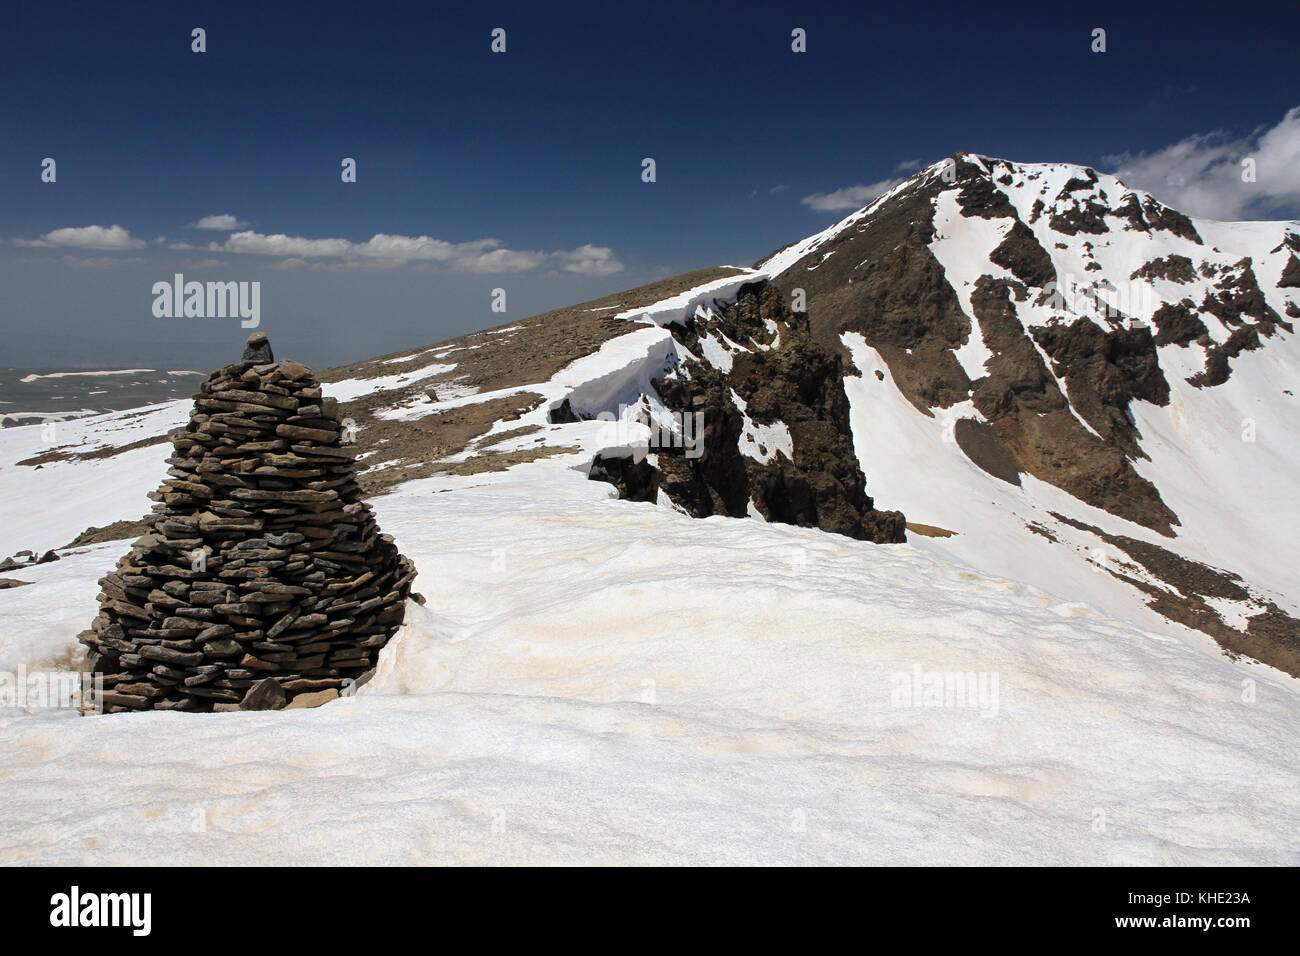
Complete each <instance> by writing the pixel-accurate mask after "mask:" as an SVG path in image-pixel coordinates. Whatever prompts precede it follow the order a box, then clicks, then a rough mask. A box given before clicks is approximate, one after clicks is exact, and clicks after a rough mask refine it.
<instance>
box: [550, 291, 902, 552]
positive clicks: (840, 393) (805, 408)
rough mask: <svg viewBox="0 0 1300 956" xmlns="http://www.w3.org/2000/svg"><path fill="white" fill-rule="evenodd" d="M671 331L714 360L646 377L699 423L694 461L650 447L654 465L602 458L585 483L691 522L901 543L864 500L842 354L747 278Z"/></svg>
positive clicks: (889, 514)
mask: <svg viewBox="0 0 1300 956" xmlns="http://www.w3.org/2000/svg"><path fill="white" fill-rule="evenodd" d="M669 330H670V331H671V332H672V334H673V337H674V338H675V339H676V340H677V342H678V343H679V344H680V345H681V346H683V347H684V348H685V350H687V351H689V352H690V354H691V355H696V356H701V355H707V354H709V352H710V351H713V354H714V355H715V356H716V358H715V361H713V362H710V361H703V360H694V361H692V360H687V361H685V362H683V363H682V364H681V365H680V366H679V367H678V368H677V369H676V370H674V372H673V373H672V374H671V375H669V376H667V377H665V378H663V379H660V380H658V381H656V382H655V387H656V389H657V390H658V392H659V394H660V396H661V398H662V399H663V402H664V404H665V405H667V406H668V408H669V409H671V410H672V411H673V412H675V413H677V415H678V416H684V415H691V414H695V413H697V412H698V413H699V414H700V415H701V416H702V418H703V428H702V430H701V434H702V447H701V448H700V449H699V451H700V454H699V455H698V456H688V454H687V451H688V449H687V447H686V445H685V443H682V444H681V445H674V444H672V443H669V444H667V445H666V446H665V445H659V446H654V447H653V448H652V450H653V451H655V452H656V455H655V459H656V460H655V462H654V463H651V462H650V461H648V460H644V461H636V460H634V459H633V458H631V457H618V458H616V457H604V458H600V459H598V460H597V461H596V463H595V465H594V467H593V471H592V477H594V478H599V479H603V480H607V481H610V482H612V483H613V484H615V485H616V486H617V487H618V488H619V491H620V495H621V496H622V497H625V498H631V499H633V500H640V501H654V500H657V498H658V495H659V494H660V493H661V492H662V493H663V494H665V495H667V497H668V498H669V499H670V500H671V501H672V502H673V503H674V504H676V505H677V506H678V507H679V508H681V509H682V510H684V511H686V512H687V513H689V514H691V515H694V516H695V517H706V516H708V515H714V514H718V515H729V516H731V517H736V518H740V517H744V516H746V515H749V514H753V513H755V512H756V513H757V514H758V515H759V516H761V517H763V518H764V519H766V520H768V521H776V522H781V523H783V524H795V525H801V526H804V527H814V528H820V529H822V530H823V531H831V532H834V533H837V534H843V535H847V536H849V537H851V538H858V539H864V540H870V541H876V542H899V541H903V540H904V539H905V534H904V531H905V527H906V521H905V520H904V518H903V515H902V514H901V513H899V512H897V511H879V510H877V509H876V508H875V506H874V503H873V501H872V499H871V498H870V497H869V496H868V495H867V493H866V478H865V477H864V475H863V473H862V470H861V468H860V467H859V466H858V462H857V458H856V456H855V454H854V451H853V438H852V431H851V428H850V424H849V405H848V399H847V397H846V396H845V394H844V387H843V381H844V368H843V362H842V359H841V358H840V356H839V355H838V354H837V353H835V352H832V351H831V350H829V349H827V348H825V347H823V346H821V345H819V344H817V343H816V342H814V341H813V340H812V337H811V335H810V333H809V328H808V320H807V317H806V316H804V315H798V314H795V313H792V312H791V311H790V310H789V309H788V308H787V307H786V305H785V303H784V302H783V301H782V299H781V298H780V297H779V296H778V295H777V293H776V291H775V290H774V289H773V288H772V287H771V286H769V285H767V284H766V283H754V284H752V285H746V286H743V287H742V288H741V289H740V291H739V293H738V296H737V299H736V301H735V303H733V304H730V305H726V306H719V308H718V311H716V312H710V313H709V316H708V317H701V316H696V317H694V318H691V319H690V320H688V321H687V322H685V323H674V324H673V325H671V326H669ZM719 350H720V351H721V352H722V353H725V355H726V358H722V357H721V356H719V354H718V353H719ZM719 363H720V364H721V366H722V367H719ZM563 413H564V411H563V409H562V410H560V411H559V412H557V414H563ZM568 413H569V414H572V412H571V410H569V412H568Z"/></svg>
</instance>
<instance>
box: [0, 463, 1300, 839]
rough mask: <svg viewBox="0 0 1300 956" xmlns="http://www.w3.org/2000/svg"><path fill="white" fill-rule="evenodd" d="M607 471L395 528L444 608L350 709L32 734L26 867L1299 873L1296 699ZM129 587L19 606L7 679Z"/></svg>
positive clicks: (410, 497) (410, 629)
mask: <svg viewBox="0 0 1300 956" xmlns="http://www.w3.org/2000/svg"><path fill="white" fill-rule="evenodd" d="M580 457H581V456H578V455H575V456H573V459H572V461H571V462H567V463H566V462H564V461H562V460H561V459H558V458H557V459H550V460H547V461H543V462H536V463H532V464H527V465H521V466H518V467H517V468H516V469H514V470H512V471H511V472H509V473H506V474H495V475H490V476H483V475H480V476H474V477H468V478H458V477H449V478H446V479H437V478H430V479H425V480H422V481H417V482H412V483H410V484H408V485H405V486H403V487H402V488H401V489H399V490H398V491H396V492H394V493H392V494H389V495H385V496H381V497H379V498H377V499H375V502H374V504H375V507H376V509H377V512H378V518H379V520H380V521H381V522H382V524H383V527H385V528H386V529H391V530H392V532H393V533H394V534H395V536H396V537H397V540H398V541H399V542H400V544H401V546H402V548H403V550H404V552H405V553H406V554H408V555H409V556H410V557H411V558H412V559H413V560H414V561H415V562H416V563H417V565H418V566H419V567H420V569H421V577H420V586H421V587H422V588H423V589H424V591H425V592H426V594H427V595H428V596H429V599H430V600H429V604H428V606H427V607H425V608H421V607H419V606H417V605H414V604H412V605H410V606H409V610H408V618H407V623H406V625H405V626H404V627H403V629H402V631H401V632H400V634H399V636H398V637H397V638H395V639H394V641H393V642H391V643H390V644H389V646H388V647H387V648H386V649H385V651H384V654H383V658H382V660H381V665H380V670H379V673H378V675H377V676H376V678H375V679H374V680H373V681H372V682H371V683H370V684H368V685H367V686H365V687H364V688H362V691H361V693H360V694H359V695H358V696H357V697H355V698H351V699H343V700H340V701H336V702H333V703H330V704H326V705H325V706H324V707H322V708H320V709H318V710H305V711H287V712H280V713H263V714H255V713H248V714H216V715H209V716H199V717H196V716H194V715H186V714H166V713H151V714H123V715H114V716H109V717H97V718H93V719H81V718H78V717H76V716H74V715H71V714H68V713H66V712H65V713H38V714H36V715H33V716H11V717H9V718H8V719H6V720H5V721H4V725H3V726H2V727H0V746H3V747H4V750H5V753H6V755H7V756H6V760H5V765H4V769H3V771H0V847H2V848H3V849H0V861H3V862H8V863H17V862H22V863H36V862H46V863H101V864H107V863H125V862H140V861H149V862H158V863H171V864H179V863H187V862H192V861H193V860H195V859H201V860H203V861H205V862H209V863H245V864H257V863H266V862H271V861H274V862H276V863H281V864H284V863H289V864H294V863H318V864H319V863H333V862H349V863H380V862H389V863H446V862H465V863H468V862H478V863H493V862H534V863H538V862H585V863H620V862H701V863H705V862H713V863H719V862H748V863H917V864H920V863H930V864H960V863H969V864H977V863H987V864H1013V863H1037V862H1042V863H1047V862H1057V863H1125V864H1128V863H1140V864H1167V863H1272V864H1294V863H1297V862H1300V830H1298V829H1297V825H1298V823H1300V758H1297V756H1296V754H1295V750H1294V747H1293V746H1291V742H1290V741H1291V736H1292V731H1293V729H1294V727H1295V724H1296V720H1297V717H1298V716H1300V696H1298V695H1297V694H1296V690H1295V686H1294V685H1295V682H1294V681H1293V680H1291V679H1290V678H1285V677H1281V676H1279V675H1276V674H1275V673H1271V672H1269V671H1268V670H1267V669H1266V668H1262V667H1259V666H1253V667H1244V666H1242V665H1234V664H1232V663H1230V662H1228V661H1227V660H1226V659H1224V658H1222V657H1219V656H1214V655H1210V654H1206V653H1201V652H1199V651H1197V650H1196V649H1193V648H1189V647H1188V646H1187V645H1186V644H1184V643H1183V642H1181V641H1178V640H1176V639H1172V638H1169V637H1163V636H1161V635H1158V634H1155V633H1152V632H1146V631H1142V630H1140V629H1136V628H1133V627H1131V626H1128V625H1124V624H1122V623H1120V622H1117V621H1114V620H1112V619H1108V618H1107V617H1106V616H1104V615H1102V614H1100V613H1099V612H1098V611H1096V610H1095V609H1093V608H1090V607H1088V606H1086V605H1083V604H1079V603H1074V602H1063V601H1061V600H1059V599H1057V598H1055V597H1053V596H1051V595H1048V594H1046V593H1044V592H1041V591H1038V590H1036V589H1033V588H1028V587H1025V586H1023V585H1019V584H1016V583H1014V582H1009V581H1006V580H1004V579H999V578H995V577H987V576H985V575H982V574H979V573H977V572H974V571H971V570H969V569H966V568H964V567H961V566H958V565H955V564H953V563H952V562H950V561H947V560H944V559H942V558H939V557H936V556H934V555H932V554H930V553H927V552H926V551H924V550H921V549H918V548H915V547H913V546H911V545H895V546H889V547H881V546H875V545H870V544H865V543H862V542H856V541H852V540H850V539H847V538H843V537H840V536H837V535H828V534H825V533H822V532H819V531H816V530H812V529H804V528H797V527H792V526H789V525H779V524H765V523H762V522H758V521H745V520H732V519H726V518H708V519H704V520H695V519H691V518H687V517H685V516H683V515H678V514H675V513H673V512H672V511H671V510H665V509H661V508H655V507H654V506H652V505H638V504H630V503H627V502H619V501H613V500H610V499H609V498H608V497H607V486H605V485H601V484H598V483H594V482H589V481H587V480H586V479H585V478H584V477H583V475H582V474H581V473H580V472H577V471H574V470H572V469H570V468H567V467H565V465H566V464H571V463H574V462H576V461H577V460H578V459H579V458H580ZM115 553H116V548H115V547H114V546H112V545H101V546H96V547H95V548H93V549H92V550H91V551H89V552H87V553H85V554H80V555H76V556H73V557H69V558H64V559H63V560H62V561H60V562H57V563H54V564H50V565H42V566H40V567H38V568H35V569H33V571H32V573H31V574H30V575H29V577H31V578H33V579H35V580H36V584H35V585H33V586H32V587H27V588H19V589H17V590H14V591H10V592H6V593H3V594H0V601H3V602H4V603H3V604H0V607H2V608H3V609H4V613H3V615H0V628H3V634H4V639H5V648H6V649H5V652H4V655H5V656H4V657H3V658H0V661H2V662H3V663H4V665H5V666H13V665H14V664H15V663H17V662H19V661H21V660H26V661H28V663H29V664H30V665H36V664H38V663H41V661H42V659H43V654H53V653H56V652H57V651H59V649H61V648H65V647H66V644H67V640H68V634H70V633H72V632H74V631H75V629H76V625H74V624H73V623H72V622H71V621H68V622H59V621H48V620H47V619H46V608H45V605H46V600H47V599H48V598H49V597H50V596H57V598H58V600H68V601H79V602H80V603H81V604H82V605H83V606H84V607H83V612H84V611H88V610H89V608H90V604H91V602H92V595H93V587H81V586H80V585H78V586H76V587H73V582H74V581H75V582H90V581H91V580H92V579H93V577H94V576H95V575H96V574H98V573H99V572H100V571H101V570H102V569H103V567H104V565H105V564H106V563H109V562H111V560H112V559H113V557H114V556H115ZM19 635H26V636H25V637H23V638H22V641H23V642H25V644H26V647H25V649H24V650H23V652H22V653H18V648H17V647H16V646H15V639H16V638H18V636H19ZM38 638H39V640H38ZM38 643H39V644H41V645H43V647H44V652H42V650H41V649H40V648H39V647H38V646H37V644H38ZM1102 662H1104V665H1103V663H1102ZM958 677H960V679H961V680H962V681H963V684H964V683H965V682H966V681H973V682H974V683H973V685H972V688H973V693H971V694H970V695H969V697H965V687H964V686H963V698H964V700H963V698H959V697H957V696H956V695H955V694H954V696H952V697H950V698H948V699H947V700H945V697H944V693H943V690H942V689H941V688H942V686H943V685H942V682H943V681H944V680H945V678H950V679H955V678H958ZM935 681H939V682H940V683H939V684H937V685H936V684H935V683H934V682H935ZM1248 681H1249V682H1252V686H1253V693H1251V694H1249V695H1247V696H1249V697H1250V698H1251V700H1250V702H1249V703H1247V702H1244V700H1243V695H1244V694H1246V689H1245V687H1244V682H1248ZM936 688H940V689H938V690H936ZM914 692H915V693H914ZM927 695H933V696H927ZM963 703H964V704H965V705H962V704H963Z"/></svg>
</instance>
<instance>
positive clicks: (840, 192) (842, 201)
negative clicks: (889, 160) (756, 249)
mask: <svg viewBox="0 0 1300 956" xmlns="http://www.w3.org/2000/svg"><path fill="white" fill-rule="evenodd" d="M901 182H903V180H902V179H882V180H880V182H878V183H871V184H870V185H868V186H862V185H858V186H845V187H844V188H843V189H837V190H835V191H834V192H832V193H813V194H812V195H811V196H804V197H803V199H801V200H799V201H800V202H801V203H803V204H804V205H805V206H809V207H811V208H813V209H816V210H818V211H819V212H838V211H840V210H844V209H861V208H862V207H863V206H865V205H867V204H869V203H870V202H871V201H872V200H873V199H875V198H877V197H878V196H881V195H883V194H884V193H887V192H889V191H890V190H891V189H893V188H894V187H895V186H897V185H898V184H899V183H901Z"/></svg>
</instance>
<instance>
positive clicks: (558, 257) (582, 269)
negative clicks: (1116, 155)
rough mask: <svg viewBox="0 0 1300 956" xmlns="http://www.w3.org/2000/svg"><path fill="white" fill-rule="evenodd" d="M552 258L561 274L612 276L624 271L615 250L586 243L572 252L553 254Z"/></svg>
mask: <svg viewBox="0 0 1300 956" xmlns="http://www.w3.org/2000/svg"><path fill="white" fill-rule="evenodd" d="M551 258H552V260H553V261H554V263H555V265H556V266H557V267H558V268H559V270H560V271H561V272H572V273H574V274H575V275H584V276H611V275H614V274H615V273H616V272H622V271H623V263H621V262H619V261H618V260H617V259H616V258H614V250H613V249H610V248H609V247H608V246H593V245H592V244H591V243H586V244H584V245H581V246H578V248H576V249H574V250H573V251H571V252H555V253H552V254H551Z"/></svg>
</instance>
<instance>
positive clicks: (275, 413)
mask: <svg viewBox="0 0 1300 956" xmlns="http://www.w3.org/2000/svg"><path fill="white" fill-rule="evenodd" d="M250 354H251V355H253V356H254V358H252V359H250V358H249V356H250ZM270 356H271V349H270V344H269V343H268V342H267V340H266V336H265V334H263V333H254V334H253V335H252V336H250V337H249V340H248V349H246V350H245V352H244V361H242V362H240V363H238V364H235V365H227V366H225V367H223V368H220V369H217V370H216V371H215V372H213V373H212V374H211V376H209V378H208V380H207V381H206V382H204V383H203V384H202V386H200V391H199V393H198V394H196V395H195V396H194V408H193V410H192V411H191V413H190V420H189V422H188V424H186V425H185V426H184V427H183V428H180V429H176V430H175V431H173V432H172V433H171V435H170V436H169V437H170V439H171V442H172V447H173V450H172V455H171V457H170V458H168V459H167V464H168V465H169V466H170V467H169V468H168V470H167V477H166V478H165V479H164V480H163V482H162V484H161V485H160V486H159V488H158V490H157V491H155V492H153V493H152V494H151V495H150V497H151V498H152V499H153V500H154V501H155V502H157V503H156V504H155V505H154V507H153V514H152V515H151V516H149V518H148V524H149V530H148V532H147V533H146V534H144V535H142V536H141V537H140V538H138V539H137V540H136V541H135V542H134V543H133V544H132V545H131V549H130V551H129V552H128V553H127V554H126V555H124V556H123V557H122V558H121V559H120V560H119V561H118V563H117V567H116V569H115V570H113V571H112V572H110V573H109V574H107V575H105V576H104V577H103V578H102V579H101V580H100V588H101V590H100V594H99V603H100V610H99V615H98V616H97V617H96V618H95V620H94V622H93V623H92V624H91V628H90V630H87V631H84V632H83V633H82V634H80V635H78V636H79V639H80V640H81V642H82V643H84V644H85V645H86V646H87V647H88V649H89V654H88V656H87V668H88V669H89V670H90V671H91V672H92V673H93V674H95V675H97V676H100V677H102V678H103V686H104V694H103V698H102V700H103V704H104V707H103V709H104V711H105V712H106V713H114V712H125V711H134V710H181V711H187V710H188V711H208V712H211V711H235V710H241V709H242V710H254V709H258V710H272V709H280V708H283V707H286V706H290V705H294V704H295V702H297V706H296V707H295V709H298V708H301V707H308V706H318V705H319V704H321V703H323V702H324V701H325V700H327V699H332V696H333V695H337V694H338V693H339V692H340V691H341V689H342V688H345V687H350V686H355V685H357V684H358V683H360V682H361V681H363V680H364V679H365V677H366V675H367V674H369V673H371V672H372V671H373V669H374V667H375V664H376V662H377V658H378V655H379V652H380V651H381V650H382V649H383V647H384V645H385V644H386V643H387V642H388V640H389V639H390V638H391V637H392V636H393V633H394V632H395V631H396V630H397V628H398V626H400V624H401V623H402V619H403V617H404V615H405V606H406V601H407V599H408V597H409V596H410V594H411V583H412V581H413V580H414V579H415V568H414V566H413V565H412V564H411V562H410V561H409V560H408V559H407V558H406V557H404V556H403V555H402V554H401V553H400V552H399V551H398V549H397V546H396V544H395V543H394V541H393V539H392V537H391V536H390V535H386V534H382V533H381V532H380V530H379V526H378V524H377V523H376V521H375V517H374V514H373V513H372V512H371V510H370V507H369V505H367V504H366V503H365V502H364V501H362V500H361V490H360V488H359V486H358V485H357V482H356V471H357V463H356V456H355V453H354V451H353V449H352V446H351V445H349V444H347V443H346V442H345V440H344V434H345V433H344V429H342V428H341V426H340V423H339V419H338V410H337V407H336V405H335V403H333V402H330V401H328V400H325V399H323V397H322V395H321V386H320V383H319V382H318V381H317V380H316V379H315V378H314V377H313V375H312V373H311V370H310V369H309V368H307V367H306V366H305V365H299V364H298V363H296V362H289V361H282V362H280V363H278V364H275V363H273V362H272V361H271V358H270ZM263 359H264V361H263ZM327 691H332V692H333V695H331V694H330V693H326V692H327ZM299 698H302V699H301V701H300V702H299Z"/></svg>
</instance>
